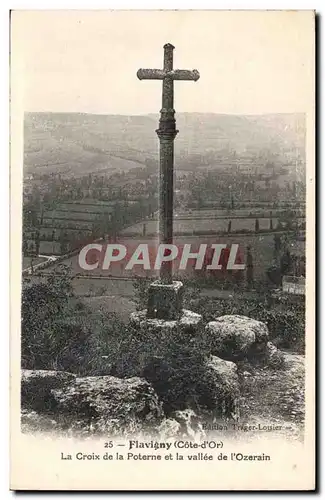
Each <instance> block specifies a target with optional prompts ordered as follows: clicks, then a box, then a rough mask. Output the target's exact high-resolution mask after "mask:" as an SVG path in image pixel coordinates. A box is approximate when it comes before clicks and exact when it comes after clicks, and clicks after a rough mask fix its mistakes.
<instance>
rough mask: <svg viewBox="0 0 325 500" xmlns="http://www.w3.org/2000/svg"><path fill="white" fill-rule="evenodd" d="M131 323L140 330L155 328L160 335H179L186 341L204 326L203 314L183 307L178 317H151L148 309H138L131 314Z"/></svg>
mask: <svg viewBox="0 0 325 500" xmlns="http://www.w3.org/2000/svg"><path fill="white" fill-rule="evenodd" d="M130 321H131V323H132V324H133V325H134V326H136V327H137V328H138V329H139V330H140V329H141V330H146V329H147V330H151V331H152V330H155V331H156V332H157V335H159V337H160V338H161V337H166V338H168V337H169V336H170V335H171V334H175V335H177V336H178V337H179V338H180V336H182V339H183V340H184V342H185V343H186V342H187V341H188V339H189V337H191V336H193V335H195V334H196V333H197V332H198V330H199V328H200V327H201V326H202V321H203V320H202V316H201V315H200V314H197V313H195V312H193V311H189V310H188V309H182V310H181V311H180V314H179V318H178V319H169V320H167V319H159V318H149V317H148V311H147V309H144V310H142V311H137V312H134V313H132V314H131V316H130Z"/></svg>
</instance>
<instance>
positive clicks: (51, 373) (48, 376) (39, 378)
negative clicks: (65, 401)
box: [21, 370, 76, 411]
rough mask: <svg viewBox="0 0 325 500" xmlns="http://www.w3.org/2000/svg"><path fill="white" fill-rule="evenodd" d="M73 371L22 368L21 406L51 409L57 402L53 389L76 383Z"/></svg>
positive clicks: (31, 408) (43, 409) (44, 409)
mask: <svg viewBox="0 0 325 500" xmlns="http://www.w3.org/2000/svg"><path fill="white" fill-rule="evenodd" d="M75 380H76V376H75V375H73V374H72V373H68V372H63V371H55V370H22V372H21V406H22V407H23V408H28V409H30V410H35V411H51V410H53V409H54V408H55V407H56V406H57V403H56V401H55V398H54V396H53V390H58V389H64V388H65V387H67V386H69V385H71V384H74V382H75Z"/></svg>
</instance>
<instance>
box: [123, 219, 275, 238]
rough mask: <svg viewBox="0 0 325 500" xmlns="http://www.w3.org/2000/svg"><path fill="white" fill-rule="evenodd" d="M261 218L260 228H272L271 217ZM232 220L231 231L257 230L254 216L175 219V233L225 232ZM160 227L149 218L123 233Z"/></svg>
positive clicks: (153, 230) (148, 231)
mask: <svg viewBox="0 0 325 500" xmlns="http://www.w3.org/2000/svg"><path fill="white" fill-rule="evenodd" d="M258 220H259V227H260V230H262V231H263V230H268V229H269V228H270V219H266V218H261V219H258ZM272 220H273V227H274V228H275V227H276V226H277V223H278V219H272ZM230 221H231V231H244V232H246V231H249V232H252V233H253V232H254V231H255V219H254V218H240V219H239V218H238V219H230V218H229V219H223V218H222V219H221V218H220V219H217V218H215V219H213V218H206V219H179V218H175V219H174V234H176V235H177V234H195V233H198V232H200V233H202V234H204V233H205V232H206V233H207V234H209V232H212V231H213V232H216V233H217V232H225V231H227V230H228V224H229V222H230ZM157 229H158V221H155V220H149V221H144V222H139V223H137V224H134V225H133V226H130V227H128V228H126V229H124V230H123V231H122V235H124V236H131V235H138V236H140V235H142V234H143V232H144V231H145V234H147V235H150V236H152V235H155V234H157Z"/></svg>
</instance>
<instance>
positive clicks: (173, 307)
mask: <svg viewBox="0 0 325 500" xmlns="http://www.w3.org/2000/svg"><path fill="white" fill-rule="evenodd" d="M182 303H183V283H182V282H181V281H173V282H172V283H170V284H165V283H161V282H160V281H154V282H153V283H152V284H151V285H150V287H149V290H148V308H147V313H146V315H147V318H149V319H164V320H166V321H170V320H172V321H173V320H178V319H180V317H181V316H182Z"/></svg>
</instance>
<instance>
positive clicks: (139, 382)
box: [55, 376, 164, 435]
mask: <svg viewBox="0 0 325 500" xmlns="http://www.w3.org/2000/svg"><path fill="white" fill-rule="evenodd" d="M55 397H56V400H57V402H58V410H59V412H60V415H62V419H63V420H64V421H65V425H66V426H68V427H71V426H74V428H76V429H84V430H88V431H91V432H97V433H109V434H110V435H123V434H130V433H134V432H139V431H145V430H146V429H147V428H151V427H154V426H157V425H159V423H160V421H161V420H162V418H163V416H164V415H163V411H162V405H161V403H160V401H159V400H158V396H157V394H156V393H155V392H154V390H153V388H152V386H151V385H150V384H149V383H148V382H147V381H146V380H144V379H142V378H139V377H133V378H129V379H119V378H117V377H112V376H101V377H100V376H99V377H83V378H77V379H76V383H75V384H74V385H73V386H71V387H68V388H66V389H63V390H60V391H55Z"/></svg>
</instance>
